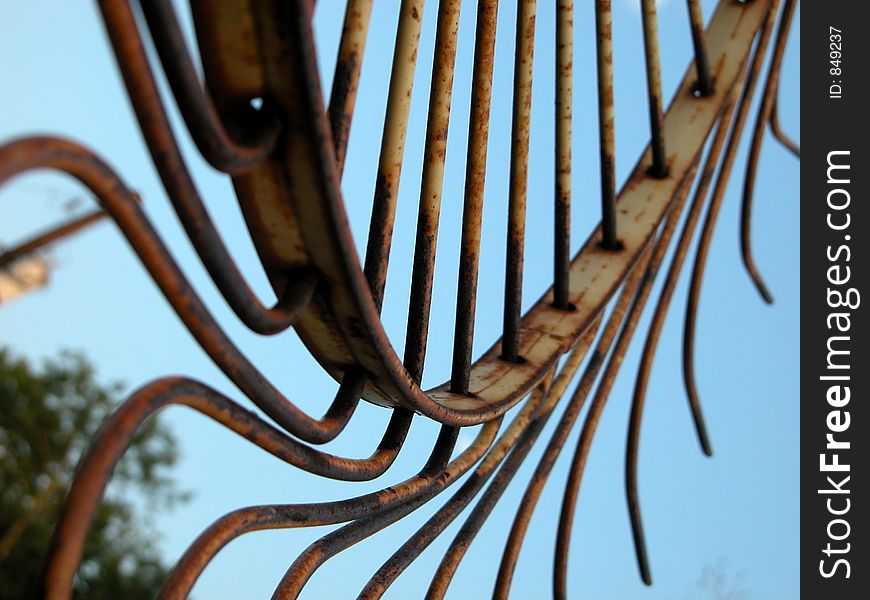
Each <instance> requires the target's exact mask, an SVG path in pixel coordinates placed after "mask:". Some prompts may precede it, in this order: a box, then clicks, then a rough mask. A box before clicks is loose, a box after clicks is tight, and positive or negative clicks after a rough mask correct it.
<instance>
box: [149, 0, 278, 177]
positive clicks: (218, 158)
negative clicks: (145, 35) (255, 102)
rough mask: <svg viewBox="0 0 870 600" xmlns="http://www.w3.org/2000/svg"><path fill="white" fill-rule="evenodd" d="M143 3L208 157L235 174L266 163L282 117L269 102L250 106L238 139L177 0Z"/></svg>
mask: <svg viewBox="0 0 870 600" xmlns="http://www.w3.org/2000/svg"><path fill="white" fill-rule="evenodd" d="M139 4H140V6H141V7H142V12H143V14H144V15H145V19H146V21H147V23H148V30H149V32H150V33H151V39H152V40H153V41H154V47H155V48H156V49H157V55H158V56H159V57H160V63H161V65H162V66H163V71H164V72H165V73H166V79H167V81H168V82H169V87H170V89H171V90H172V94H173V95H174V96H175V101H176V102H177V103H178V108H179V109H180V112H181V116H182V118H183V119H184V121H185V123H186V124H187V128H188V130H189V131H190V135H191V137H192V138H193V141H194V143H195V144H196V147H197V148H198V149H199V151H200V152H201V153H202V156H203V158H205V160H206V161H207V162H208V163H209V164H210V165H211V166H213V167H214V168H215V169H218V170H219V171H223V172H224V173H233V174H238V173H243V172H245V171H247V170H248V169H250V168H251V167H253V166H255V165H257V164H258V163H260V162H261V161H262V160H263V159H265V158H266V156H268V155H269V153H270V152H271V151H272V149H273V148H274V147H275V142H276V141H277V140H278V137H279V135H280V132H281V124H280V123H279V122H278V120H277V119H276V118H274V116H270V115H268V112H267V110H268V107H265V108H266V111H263V112H261V111H257V110H255V109H254V108H253V107H250V111H249V112H248V114H247V115H245V116H246V119H245V121H246V124H247V125H248V127H247V131H245V132H243V135H244V136H245V137H244V138H241V140H242V141H240V142H237V141H235V140H234V139H233V138H232V136H231V135H230V134H229V133H228V132H227V130H226V129H225V128H224V125H223V123H221V120H220V117H219V116H218V114H217V111H216V110H215V107H214V105H213V104H212V101H211V98H210V97H209V96H208V94H207V93H206V92H205V90H204V89H203V86H202V83H201V82H200V80H199V76H198V75H197V72H196V68H195V67H194V65H193V61H192V60H191V58H190V52H189V51H188V48H187V44H186V43H185V41H184V35H183V34H182V33H181V28H180V27H179V25H178V20H177V18H176V16H175V9H174V8H173V7H172V4H171V3H170V2H169V1H168V0H139Z"/></svg>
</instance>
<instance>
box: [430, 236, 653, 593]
mask: <svg viewBox="0 0 870 600" xmlns="http://www.w3.org/2000/svg"><path fill="white" fill-rule="evenodd" d="M649 247H650V245H649V244H647V246H646V248H647V249H646V250H643V251H642V253H641V256H640V258H639V260H638V263H637V264H636V265H635V266H634V267H633V268H632V270H631V273H630V274H629V275H628V278H627V280H626V283H625V285H624V286H623V291H622V292H621V293H620V295H619V298H618V299H617V300H616V303H615V305H614V308H613V310H612V311H611V314H610V316H609V317H608V319H607V322H606V324H605V325H604V330H603V332H602V333H601V336H600V337H599V340H598V343H597V344H596V347H595V350H594V351H593V352H592V355H591V358H590V360H589V362H588V363H587V365H586V368H585V370H584V372H583V375H582V377H581V379H580V381H579V382H578V383H577V387H576V388H575V392H574V394H572V397H574V396H576V395H577V394H578V390H582V389H583V387H584V386H588V384H589V383H591V382H592V381H594V379H595V377H596V375H597V373H598V370H599V369H600V367H601V364H602V362H603V360H604V357H605V356H606V354H607V350H608V349H609V347H610V344H611V343H612V341H613V338H614V336H615V333H616V331H617V330H618V328H619V324H620V323H621V322H622V318H623V316H624V315H625V310H626V308H627V307H628V304H629V302H630V300H631V298H632V296H633V295H634V291H635V290H636V288H637V286H638V285H639V282H640V280H641V274H642V273H643V272H644V269H645V266H646V263H647V259H648V257H649V250H648V249H649ZM590 342H591V339H590ZM566 383H567V382H566ZM561 391H562V392H563V393H564V388H563V389H562V390H561ZM579 393H580V394H583V393H584V392H582V391H580V392H579ZM556 400H558V399H555V400H553V401H551V402H550V403H549V404H548V406H547V407H546V408H547V410H541V411H539V415H538V417H539V418H537V419H536V420H535V422H534V423H533V424H532V426H531V427H530V428H529V430H528V431H526V432H525V433H524V435H523V439H522V440H520V441H519V442H518V443H517V444H516V447H515V448H514V450H512V451H511V454H510V456H509V457H508V459H507V460H506V461H505V463H504V465H502V467H501V468H500V469H499V472H498V474H497V475H496V478H495V479H494V480H493V482H492V483H491V484H490V485H489V487H488V488H487V489H486V492H484V494H483V496H482V497H481V499H480V500H479V501H478V503H477V505H476V506H475V507H474V510H473V511H472V513H471V514H470V515H469V517H468V519H466V521H465V523H463V525H462V528H461V529H460V530H459V532H458V533H457V534H456V537H455V538H454V539H453V542H452V543H451V544H450V547H449V548H448V549H447V552H446V553H445V554H444V557H443V558H442V559H441V563H440V564H439V566H438V570H437V571H436V573H435V576H434V577H433V578H432V582H431V584H430V585H429V590H428V592H427V595H426V599H427V600H435V599H440V598H443V597H444V595H445V594H446V592H447V588H448V586H449V585H450V581H451V580H452V578H453V575H454V573H455V572H456V569H457V568H458V567H459V564H460V562H461V561H462V559H463V557H464V556H465V553H466V552H467V550H468V548H469V547H470V545H471V543H472V541H473V540H474V538H475V536H476V535H477V533H478V531H480V528H481V527H482V526H483V524H484V522H485V521H486V519H487V518H488V516H489V514H490V512H491V511H492V508H493V507H494V505H495V503H496V502H497V501H498V500H499V498H500V497H501V495H502V494H503V493H504V490H505V489H506V487H507V485H508V484H509V483H510V481H511V479H512V478H513V476H514V475H515V474H516V471H517V470H518V469H519V467H520V466H521V465H522V462H523V461H524V460H525V458H526V456H527V455H528V452H529V450H531V446H532V445H533V444H534V443H535V441H536V440H537V438H538V435H540V432H541V431H542V430H543V427H544V425H546V421H547V420H548V419H549V417H550V415H551V414H552V410H553V409H554V408H555V404H556ZM542 409H543V407H542Z"/></svg>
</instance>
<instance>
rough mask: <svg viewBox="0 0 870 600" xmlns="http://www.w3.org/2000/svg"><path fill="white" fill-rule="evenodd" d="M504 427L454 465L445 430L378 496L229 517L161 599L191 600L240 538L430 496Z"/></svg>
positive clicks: (183, 564) (200, 542) (192, 552)
mask: <svg viewBox="0 0 870 600" xmlns="http://www.w3.org/2000/svg"><path fill="white" fill-rule="evenodd" d="M499 425H500V422H498V421H493V422H491V423H489V424H487V425H485V426H484V427H482V428H481V429H480V431H479V432H478V434H477V436H476V437H475V440H474V441H473V442H472V443H471V444H470V445H469V447H468V448H466V449H465V450H464V451H463V452H462V453H461V454H460V455H459V456H458V457H457V458H456V459H454V460H453V461H450V462H448V461H449V459H450V454H451V452H452V451H453V448H454V444H455V435H454V432H455V428H451V427H446V426H445V427H443V428H442V430H441V435H439V438H438V441H437V442H436V444H435V446H434V448H433V449H432V452H431V454H430V457H429V460H428V461H427V462H426V464H425V466H424V467H423V469H421V471H420V472H419V473H418V474H417V475H415V476H413V477H410V478H409V479H406V480H405V481H403V482H401V483H398V484H395V485H391V486H389V487H387V488H384V489H381V490H378V491H376V492H371V493H368V494H364V495H362V496H358V497H356V498H349V499H346V500H337V501H334V502H323V503H309V504H288V505H267V506H253V507H248V508H242V509H238V510H234V511H232V512H231V513H228V514H226V515H224V516H223V517H221V518H220V519H218V520H217V521H215V522H214V523H213V524H212V525H211V526H209V527H208V529H206V530H205V531H203V532H202V533H201V534H200V535H199V537H197V539H196V540H195V541H194V542H193V544H191V545H190V546H189V547H188V548H187V550H186V551H185V552H184V554H183V555H182V557H181V559H180V560H179V561H178V563H177V564H176V565H175V567H174V568H173V570H172V573H170V576H169V578H168V579H167V580H166V582H165V584H164V586H163V589H162V590H161V593H160V598H161V599H162V600H168V599H176V598H178V599H181V598H186V597H187V594H188V593H189V592H190V590H191V589H192V588H193V585H194V583H195V582H196V580H197V578H198V577H199V575H200V574H201V573H202V571H203V570H204V569H205V568H206V566H208V564H209V563H210V562H211V560H212V559H213V558H214V556H215V555H216V554H217V553H218V552H219V551H220V550H221V549H222V548H223V547H225V546H226V545H227V544H229V543H230V542H231V541H232V540H234V539H236V538H237V537H239V536H241V535H244V534H246V533H251V532H253V531H261V530H266V529H287V528H300V527H316V526H320V525H331V524H335V523H342V522H346V521H351V520H354V519H361V518H363V517H370V516H372V515H380V514H383V513H385V512H387V511H388V510H390V509H391V508H393V507H395V506H398V505H400V504H403V503H405V502H407V501H408V500H409V499H412V498H414V497H416V496H417V495H418V494H420V493H422V492H423V491H425V490H426V489H427V488H429V487H430V486H431V485H432V484H433V483H434V482H435V481H436V480H437V479H438V477H439V476H441V474H442V473H449V474H450V475H449V476H450V477H458V476H460V475H461V474H462V473H464V472H465V471H466V470H468V469H469V468H470V467H471V465H473V464H474V463H475V462H477V461H478V460H479V459H480V457H481V456H483V454H484V453H485V452H486V450H487V448H489V447H490V446H491V445H492V442H493V440H494V439H495V436H496V434H497V433H498V429H499Z"/></svg>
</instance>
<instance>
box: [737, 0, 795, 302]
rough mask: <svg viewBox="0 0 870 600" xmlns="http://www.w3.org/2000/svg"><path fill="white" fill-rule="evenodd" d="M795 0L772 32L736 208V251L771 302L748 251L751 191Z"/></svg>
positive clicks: (785, 7)
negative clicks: (738, 229) (759, 100)
mask: <svg viewBox="0 0 870 600" xmlns="http://www.w3.org/2000/svg"><path fill="white" fill-rule="evenodd" d="M796 6H797V2H796V1H795V0H785V2H784V3H783V9H782V16H781V17H780V20H779V27H778V28H777V32H776V41H775V42H774V44H773V55H772V56H771V59H770V66H768V70H767V80H766V81H765V82H764V89H763V91H762V95H761V103H760V104H759V106H758V116H757V117H756V118H755V128H754V129H753V131H752V141H751V142H750V145H749V156H748V157H747V159H746V175H745V179H744V181H743V203H742V204H741V209H740V255H741V257H742V258H743V265H744V266H745V267H746V272H747V273H748V274H749V277H750V278H751V279H752V282H753V283H754V284H755V287H756V289H758V293H759V294H761V297H762V298H763V299H764V301H765V302H767V303H768V304H772V303H773V296H772V295H771V293H770V290H769V289H768V287H767V285H766V284H765V283H764V279H763V278H762V277H761V273H760V272H759V271H758V267H757V266H756V264H755V258H754V257H753V255H752V200H753V196H754V192H755V176H756V174H757V172H758V160H759V159H760V158H761V146H762V144H763V143H764V133H765V131H766V129H767V124H768V123H769V122H770V121H771V115H772V114H773V104H774V102H775V101H776V95H777V88H778V87H779V71H780V68H781V67H782V57H783V54H784V53H785V45H786V42H788V32H789V30H790V29H791V20H792V18H793V17H794V11H795V7H796Z"/></svg>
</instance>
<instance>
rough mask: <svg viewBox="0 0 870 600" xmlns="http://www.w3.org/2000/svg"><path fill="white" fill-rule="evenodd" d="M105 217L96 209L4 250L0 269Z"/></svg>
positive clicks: (102, 212)
mask: <svg viewBox="0 0 870 600" xmlns="http://www.w3.org/2000/svg"><path fill="white" fill-rule="evenodd" d="M106 216H107V215H106V212H105V211H103V210H99V209H98V210H95V211H93V212H90V213H88V214H86V215H84V216H82V217H79V218H77V219H74V220H72V221H70V222H68V223H64V224H63V225H61V226H59V227H55V228H54V229H51V230H49V231H46V232H44V233H40V234H38V235H36V236H34V237H32V238H31V239H29V240H27V241H26V242H23V243H21V244H19V245H18V246H16V247H14V248H12V249H10V250H4V251H3V252H2V253H0V269H2V268H3V267H5V266H6V265H8V264H10V263H12V262H14V261H16V260H18V259H19V258H21V257H22V256H26V255H28V254H31V253H33V252H35V251H37V250H39V249H40V248H44V247H45V246H47V245H49V244H51V243H52V242H56V241H57V240H60V239H63V238H65V237H67V236H69V235H72V234H73V233H76V232H77V231H81V230H82V229H84V228H86V227H87V226H88V225H92V224H94V223H96V222H97V221H100V220H102V219H104V218H105V217H106Z"/></svg>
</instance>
